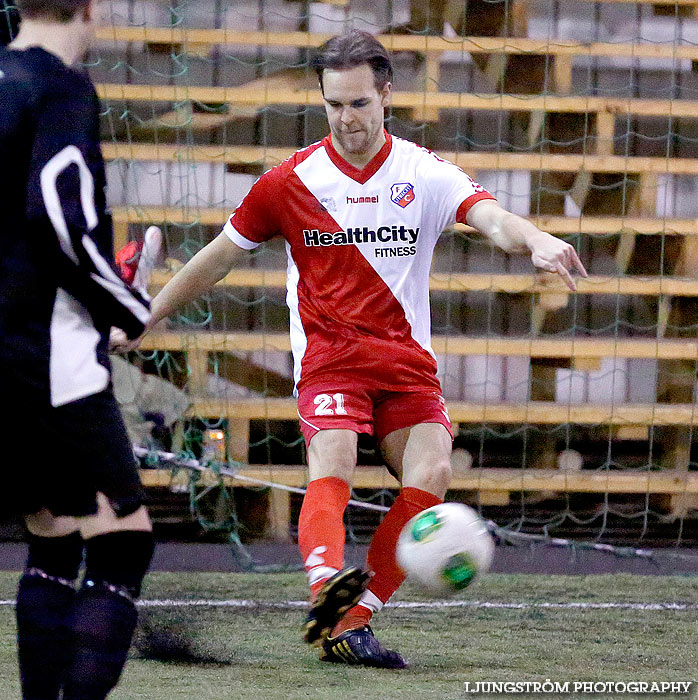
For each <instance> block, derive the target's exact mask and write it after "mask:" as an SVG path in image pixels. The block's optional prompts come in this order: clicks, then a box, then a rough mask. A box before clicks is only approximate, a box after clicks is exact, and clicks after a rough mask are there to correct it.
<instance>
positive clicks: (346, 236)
mask: <svg viewBox="0 0 698 700" xmlns="http://www.w3.org/2000/svg"><path fill="white" fill-rule="evenodd" d="M417 236H419V227H417V228H407V227H406V226H379V227H378V229H376V230H375V231H373V230H371V229H370V228H368V227H367V226H364V227H363V228H358V227H357V228H348V229H347V230H346V231H337V232H335V233H330V232H329V231H320V230H318V229H316V228H313V229H307V228H306V229H303V239H304V240H305V245H307V246H309V247H314V246H330V245H354V244H355V243H376V242H378V243H393V242H398V241H404V242H405V243H416V242H417Z"/></svg>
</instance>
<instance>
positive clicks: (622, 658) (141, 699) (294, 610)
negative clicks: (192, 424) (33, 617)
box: [0, 573, 698, 700]
mask: <svg viewBox="0 0 698 700" xmlns="http://www.w3.org/2000/svg"><path fill="white" fill-rule="evenodd" d="M16 580H17V574H12V573H2V574H0V598H2V599H3V600H9V599H11V598H13V596H14V588H15V585H16ZM697 584H698V579H696V578H694V577H668V576H667V577H662V576H658V577H642V576H630V575H615V576H588V577H572V576H531V575H500V574H492V575H489V576H486V577H484V578H483V579H482V580H481V581H479V582H477V583H476V584H475V585H474V586H472V587H471V588H470V589H468V590H467V591H465V592H464V593H463V594H462V595H461V596H460V597H459V598H458V599H457V600H464V601H482V602H487V603H492V604H496V605H497V606H500V605H501V604H521V605H520V607H512V606H508V607H507V606H500V607H496V606H495V607H450V608H434V607H418V608H407V607H403V608H400V607H391V608H387V609H385V610H384V611H383V612H382V613H381V614H380V615H379V616H376V620H375V625H374V629H375V630H376V632H377V634H378V635H379V637H380V639H381V640H383V641H384V642H385V643H386V644H387V645H390V646H392V647H394V648H396V649H398V650H399V651H401V652H402V653H403V654H404V655H405V656H406V657H407V658H408V659H409V660H410V662H411V667H410V668H409V669H408V670H406V671H398V672H396V671H380V670H374V669H362V668H352V667H347V666H335V665H332V664H326V663H321V662H319V661H318V660H317V656H316V653H315V652H314V650H313V649H311V648H309V647H306V646H304V645H303V644H302V642H301V640H300V625H301V621H302V618H303V615H304V608H303V607H293V606H289V605H286V604H282V605H279V606H278V607H274V606H272V605H262V606H259V607H252V606H250V607H206V606H201V607H181V606H180V607H175V606H171V607H162V608H159V607H158V608H153V607H148V608H143V609H141V614H142V621H143V625H142V627H141V629H140V630H139V632H138V638H137V643H136V644H135V645H134V648H133V650H132V658H131V659H130V661H129V664H128V666H127V669H126V673H125V675H124V678H123V680H122V683H121V685H120V686H119V688H118V689H117V690H116V691H115V692H114V693H113V694H112V695H111V696H110V697H111V698H113V700H145V699H147V700H178V699H180V698H181V699H184V698H195V699H196V700H228V699H231V698H243V699H249V700H257V699H258V698H264V699H265V700H267V699H268V700H297V699H300V698H313V699H315V700H325V699H327V700H343V699H345V698H346V699H350V698H352V699H353V698H377V699H380V700H383V699H386V700H392V699H395V700H398V699H399V700H417V699H420V700H422V699H427V698H434V699H435V700H436V699H438V700H451V699H453V700H456V699H458V700H462V699H463V698H467V697H471V696H470V695H468V694H467V693H466V692H465V685H464V684H465V682H466V681H469V682H470V683H471V684H472V683H474V682H476V681H541V682H542V681H545V680H546V679H551V680H553V681H558V682H561V683H562V682H564V681H577V680H578V681H616V682H618V681H643V680H645V681H650V682H652V681H693V680H695V679H697V678H698V664H697V663H696V654H697V650H698V585H697ZM305 597H306V589H305V584H304V577H303V575H302V574H266V575H256V574H210V573H199V574H191V573H188V574H182V573H177V574H165V573H155V574H152V575H150V576H149V578H148V580H147V585H146V587H145V591H144V599H146V600H153V599H176V600H193V599H200V600H217V601H220V600H226V599H236V600H243V599H248V600H254V601H258V602H264V603H267V604H268V603H284V602H285V601H303V600H305ZM396 601H405V602H410V601H425V602H429V599H428V598H427V597H425V596H424V595H423V594H422V593H420V592H419V591H417V590H415V589H413V588H410V587H409V586H405V587H404V588H403V590H401V591H400V592H399V594H398V595H397V596H396ZM542 603H559V604H562V605H561V606H560V607H552V608H550V607H548V608H546V607H544V606H542V605H541V604H542ZM567 603H575V604H580V603H584V604H590V605H591V607H577V608H573V607H566V604H567ZM602 603H620V604H624V606H621V607H603V606H601V605H599V604H602ZM643 603H649V604H653V603H673V604H679V605H678V606H676V608H675V609H670V608H669V609H659V610H658V609H639V607H638V606H635V607H633V606H632V605H628V604H643ZM14 635H15V627H14V615H13V610H12V607H11V606H10V605H7V604H6V605H3V606H2V607H0V698H2V699H3V700H5V699H7V700H10V699H13V698H19V697H20V696H19V684H18V681H17V670H16V661H15V649H14ZM173 640H174V641H173ZM168 645H169V646H168ZM156 647H157V649H158V651H157V653H156V654H155V652H154V650H155V648H156ZM139 649H140V651H139ZM168 652H169V653H168ZM144 654H145V656H150V657H152V656H153V655H154V654H155V655H156V656H159V657H163V656H164V657H167V658H157V659H156V658H143V655H144ZM694 691H695V688H694ZM473 697H474V696H473ZM478 697H479V696H478ZM482 697H485V696H482ZM490 697H491V696H490ZM498 697H507V696H503V695H499V696H498ZM515 697H522V696H521V695H518V696H515ZM539 697H545V698H553V697H556V696H554V695H545V696H539ZM564 697H566V698H570V697H575V696H574V695H572V694H569V695H565V696H564ZM586 697H600V696H598V695H597V696H586ZM603 697H609V696H603ZM622 697H626V698H628V697H631V696H630V695H623V696H622ZM645 697H647V696H645Z"/></svg>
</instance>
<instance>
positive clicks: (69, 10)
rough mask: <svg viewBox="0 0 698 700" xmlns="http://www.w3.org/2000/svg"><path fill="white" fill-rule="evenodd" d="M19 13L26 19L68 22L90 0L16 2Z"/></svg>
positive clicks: (27, 0)
mask: <svg viewBox="0 0 698 700" xmlns="http://www.w3.org/2000/svg"><path fill="white" fill-rule="evenodd" d="M16 2H17V7H18V8H19V13H20V15H21V16H22V17H26V18H27V19H47V20H52V21H54V22H70V21H71V20H72V19H73V17H75V15H76V14H77V13H78V12H80V11H81V10H83V9H85V8H86V7H87V6H88V5H89V4H90V0H16Z"/></svg>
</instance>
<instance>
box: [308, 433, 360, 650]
mask: <svg viewBox="0 0 698 700" xmlns="http://www.w3.org/2000/svg"><path fill="white" fill-rule="evenodd" d="M356 454H357V435H356V433H355V432H353V431H351V430H321V431H320V432H318V433H316V434H315V435H314V436H313V437H312V439H311V440H310V445H309V448H308V469H309V474H310V483H309V484H308V489H307V492H306V494H305V498H304V499H303V506H302V508H301V514H300V518H299V521H298V546H299V547H300V550H301V555H302V556H303V561H304V564H305V570H306V572H307V574H308V581H309V583H310V589H311V609H310V612H309V613H308V617H307V619H306V621H305V624H304V626H303V638H304V640H305V641H306V642H307V643H308V644H320V643H321V642H322V641H323V640H324V639H325V638H326V637H327V635H328V634H329V633H330V631H331V630H332V628H333V627H334V625H335V624H336V622H337V620H339V618H340V617H341V616H342V615H343V614H344V613H345V612H346V611H347V610H348V609H349V608H351V607H352V606H353V605H354V604H355V603H356V602H357V600H358V599H359V597H360V595H361V593H362V592H363V590H364V588H365V586H366V582H367V580H368V575H367V574H366V573H364V572H362V571H361V570H359V569H357V568H355V567H349V568H344V541H345V533H344V519H343V516H344V510H345V508H346V506H347V502H348V500H349V494H350V491H351V481H352V477H353V474H354V468H355V467H356Z"/></svg>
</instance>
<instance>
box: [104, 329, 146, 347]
mask: <svg viewBox="0 0 698 700" xmlns="http://www.w3.org/2000/svg"><path fill="white" fill-rule="evenodd" d="M143 335H145V333H144V334H143ZM143 335H140V336H138V338H134V339H133V340H129V338H128V336H127V335H126V333H124V332H123V331H122V330H121V328H115V327H113V326H112V329H111V331H109V352H110V353H115V354H121V353H126V352H131V351H132V350H135V349H136V348H138V346H139V345H140V344H141V340H143Z"/></svg>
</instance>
